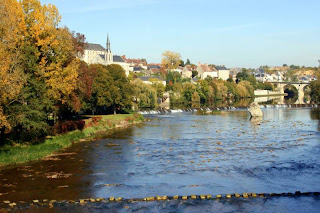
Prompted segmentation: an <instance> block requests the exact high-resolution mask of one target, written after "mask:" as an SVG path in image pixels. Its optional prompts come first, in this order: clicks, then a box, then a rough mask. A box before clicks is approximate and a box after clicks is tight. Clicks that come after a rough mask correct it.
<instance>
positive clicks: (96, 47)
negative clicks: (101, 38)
mask: <svg viewBox="0 0 320 213" xmlns="http://www.w3.org/2000/svg"><path fill="white" fill-rule="evenodd" d="M81 59H82V60H83V61H85V62H86V63H87V64H103V65H109V64H118V65H120V66H121V67H122V68H123V69H124V71H125V73H126V76H128V75H129V64H128V63H127V62H126V61H125V60H124V59H123V58H122V57H121V56H118V55H113V53H112V52H111V49H110V40H109V35H108V38H107V48H106V49H105V48H104V47H102V46H101V45H100V44H92V43H87V44H86V45H85V48H84V54H83V56H82V58H81Z"/></svg>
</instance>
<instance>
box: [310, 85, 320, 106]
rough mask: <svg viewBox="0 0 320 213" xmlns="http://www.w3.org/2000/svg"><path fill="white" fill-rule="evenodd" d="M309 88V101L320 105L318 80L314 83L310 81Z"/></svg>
mask: <svg viewBox="0 0 320 213" xmlns="http://www.w3.org/2000/svg"><path fill="white" fill-rule="evenodd" d="M310 88H311V93H310V95H311V100H312V101H313V102H315V103H317V104H319V103H320V79H318V80H316V81H311V83H310Z"/></svg>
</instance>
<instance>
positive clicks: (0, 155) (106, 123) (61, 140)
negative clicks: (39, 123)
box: [0, 114, 143, 167]
mask: <svg viewBox="0 0 320 213" xmlns="http://www.w3.org/2000/svg"><path fill="white" fill-rule="evenodd" d="M142 120H143V116H142V115H140V114H120V115H102V116H90V118H89V119H86V120H85V122H86V125H85V128H84V129H83V130H82V131H80V130H75V131H72V132H68V133H66V134H62V135H57V136H51V137H48V138H47V139H45V140H44V141H39V142H37V143H32V144H30V143H25V144H13V145H6V146H3V147H1V148H0V167H2V166H6V165H11V164H18V163H25V162H28V161H33V160H39V159H42V158H44V157H46V156H48V155H51V154H53V153H54V152H56V151H59V150H61V149H64V148H67V147H69V146H71V145H72V143H75V142H79V141H81V140H83V139H86V140H90V139H92V138H94V134H95V133H97V132H101V131H106V130H108V129H113V128H115V127H125V126H127V125H129V124H131V123H137V122H141V121H142Z"/></svg>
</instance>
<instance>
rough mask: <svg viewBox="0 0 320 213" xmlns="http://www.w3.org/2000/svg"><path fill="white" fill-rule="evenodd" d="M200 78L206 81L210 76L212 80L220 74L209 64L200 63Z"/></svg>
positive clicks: (198, 69) (198, 67)
mask: <svg viewBox="0 0 320 213" xmlns="http://www.w3.org/2000/svg"><path fill="white" fill-rule="evenodd" d="M197 71H198V76H200V78H201V79H205V78H206V77H208V76H210V77H212V78H218V72H217V70H216V69H215V68H214V67H212V66H209V65H208V64H201V63H200V62H199V63H198V66H197Z"/></svg>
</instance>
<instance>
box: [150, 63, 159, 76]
mask: <svg viewBox="0 0 320 213" xmlns="http://www.w3.org/2000/svg"><path fill="white" fill-rule="evenodd" d="M147 69H148V71H149V72H150V73H151V74H158V73H160V69H161V66H160V64H148V68H147Z"/></svg>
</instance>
